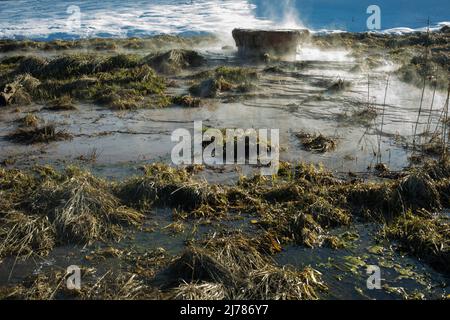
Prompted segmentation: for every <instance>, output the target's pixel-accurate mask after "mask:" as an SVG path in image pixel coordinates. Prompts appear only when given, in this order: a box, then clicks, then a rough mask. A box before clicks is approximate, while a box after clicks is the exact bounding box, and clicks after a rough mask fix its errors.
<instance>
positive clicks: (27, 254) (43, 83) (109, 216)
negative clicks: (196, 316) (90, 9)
mask: <svg viewBox="0 0 450 320" xmlns="http://www.w3.org/2000/svg"><path fill="white" fill-rule="evenodd" d="M449 38H450V32H449V29H448V27H443V28H442V29H441V30H439V31H436V32H430V33H427V32H416V33H411V34H404V35H387V34H374V33H336V34H312V35H310V37H309V38H308V39H307V40H305V41H304V42H303V43H302V45H301V46H300V48H299V51H298V54H297V57H296V59H295V61H281V60H278V59H277V58H276V57H271V56H270V55H266V56H264V57H263V59H255V60H249V59H243V58H242V57H240V56H239V55H237V50H236V48H234V47H233V46H229V45H224V43H223V41H221V39H218V38H216V37H213V36H196V37H178V36H155V37H150V38H129V39H88V40H75V41H59V40H58V41H51V42H39V41H31V40H26V41H16V40H0V92H1V94H0V150H1V151H0V163H1V167H0V297H1V298H3V299H187V300H188V299H249V300H253V299H292V300H301V299H447V298H448V297H449V292H448V283H449V275H450V273H449V271H450V270H449V265H450V252H449V239H450V228H449V223H448V222H449V221H448V219H449V215H448V212H449V211H448V208H450V202H449V201H450V159H449V157H448V134H449V133H448V132H447V124H448V99H449V96H448V92H449V82H448V81H449V79H448V74H449V71H450V70H449V66H450V64H449V52H450V51H449V43H450V41H449V40H450V39H449ZM194 121H202V122H203V125H204V126H205V128H216V129H219V130H224V129H226V128H255V129H258V128H274V129H279V130H280V168H279V170H278V173H277V174H275V175H273V176H261V175H259V169H260V168H259V167H258V166H253V165H232V166H230V165H224V166H206V165H187V166H174V165H173V164H172V160H171V150H172V148H173V146H174V142H172V141H171V134H172V132H173V131H174V130H176V129H178V128H185V129H188V130H192V129H193V123H194ZM71 265H76V266H79V267H80V268H81V279H82V282H81V283H82V285H81V287H80V288H79V289H75V290H73V289H72V290H70V289H68V288H67V286H66V281H67V279H68V277H69V276H70V275H68V274H67V267H68V266H71ZM369 266H378V267H379V268H380V270H381V277H382V279H381V288H380V289H369V288H368V286H367V279H368V277H369V275H368V274H367V270H368V267H369Z"/></svg>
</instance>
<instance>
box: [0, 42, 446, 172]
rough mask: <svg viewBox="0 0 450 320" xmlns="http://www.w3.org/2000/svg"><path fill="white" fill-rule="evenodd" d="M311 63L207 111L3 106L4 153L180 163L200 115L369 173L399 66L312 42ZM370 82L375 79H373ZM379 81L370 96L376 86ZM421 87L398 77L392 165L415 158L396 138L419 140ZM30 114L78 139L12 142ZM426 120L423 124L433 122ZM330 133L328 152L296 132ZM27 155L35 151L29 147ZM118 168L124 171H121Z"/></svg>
mask: <svg viewBox="0 0 450 320" xmlns="http://www.w3.org/2000/svg"><path fill="white" fill-rule="evenodd" d="M206 54H208V55H209V57H210V58H211V61H213V63H212V64H223V63H224V62H225V61H228V63H231V64H233V63H237V61H235V60H234V59H233V56H232V52H228V53H225V54H224V53H223V52H220V53H218V52H217V51H211V50H209V51H208V52H206ZM298 59H299V61H303V63H302V64H297V66H288V67H287V68H282V72H281V73H264V72H262V70H263V67H262V66H261V67H258V68H259V69H260V71H261V74H262V75H261V77H260V79H259V80H258V81H257V84H256V85H257V88H256V90H255V91H254V92H253V93H252V94H251V95H250V96H247V97H246V99H245V100H242V99H237V100H236V101H234V102H233V101H229V100H230V99H215V100H211V101H206V106H204V107H202V108H198V109H189V108H178V107H173V108H166V109H146V110H138V111H132V112H130V111H126V112H115V111H110V110H107V109H105V108H101V107H98V106H94V105H87V104H82V105H78V106H77V107H78V109H79V111H66V112H49V111H40V112H39V111H38V110H39V109H40V108H42V106H35V107H34V108H33V107H31V108H28V107H26V108H21V110H20V112H11V110H7V109H5V110H2V111H0V119H1V122H0V150H1V155H0V160H4V159H5V158H8V157H12V158H17V159H16V160H17V165H26V164H31V163H33V162H36V163H49V162H50V163H53V162H54V163H60V162H62V161H63V162H64V163H71V162H77V158H80V157H85V158H86V157H88V156H89V155H95V160H96V167H98V168H99V169H101V168H102V167H103V168H104V167H105V166H113V167H114V166H119V167H120V166H121V164H122V165H123V164H129V163H134V164H143V163H146V162H153V161H163V162H168V163H170V162H171V159H170V152H171V149H172V147H173V146H174V143H173V142H171V140H170V137H171V133H172V132H173V130H175V129H177V128H187V129H192V128H193V121H199V120H201V121H203V124H204V125H205V126H211V127H218V128H256V129H258V128H270V129H279V130H280V142H281V155H280V157H281V159H282V160H289V161H308V162H321V163H323V164H324V165H325V166H326V167H328V168H330V169H333V170H335V171H338V172H348V171H353V172H364V171H367V168H368V167H370V166H372V165H373V164H374V161H375V160H376V158H375V153H376V152H377V149H378V133H379V129H380V126H381V124H380V123H381V112H382V109H383V100H384V92H385V88H386V78H387V76H388V74H389V72H390V71H392V70H393V69H394V68H395V66H392V65H390V64H386V66H384V67H383V66H382V67H380V68H379V69H378V70H375V71H371V73H370V76H369V79H368V75H367V74H366V73H362V72H358V73H355V72H351V70H353V69H354V67H355V66H356V65H357V62H356V61H355V60H354V59H353V58H352V57H351V56H350V55H349V54H348V53H346V52H343V51H335V52H322V51H319V50H317V49H305V50H303V51H302V52H301V53H300V54H299V56H298ZM338 79H342V80H344V81H348V82H350V83H351V87H350V88H349V89H348V90H344V91H343V92H336V93H334V92H328V91H327V88H328V87H329V86H330V85H331V84H333V83H334V82H335V81H337V80H338ZM177 81H178V83H179V85H180V87H179V88H175V89H171V90H172V91H175V92H177V93H183V92H185V91H186V88H187V86H188V85H189V81H188V80H183V78H181V79H180V77H177ZM368 82H369V86H368ZM368 88H369V94H368V93H367V91H368ZM420 95H421V90H419V89H417V88H414V87H412V86H410V85H408V84H405V83H402V82H400V81H399V80H397V79H396V78H395V77H394V76H393V75H392V76H391V77H390V82H389V87H388V92H387V97H386V106H385V117H384V129H383V134H382V136H381V153H382V159H383V162H385V163H387V164H388V165H389V167H390V168H391V169H392V170H400V169H402V168H403V167H404V166H406V165H407V163H408V161H407V157H408V153H407V152H406V150H405V148H404V146H403V144H400V143H398V141H397V142H396V139H395V137H396V136H397V137H402V139H403V140H405V141H410V142H411V141H412V132H413V127H414V123H415V121H416V117H417V110H418V108H419V105H418V101H420ZM444 98H445V97H444V95H443V93H438V94H437V95H436V98H435V103H434V112H433V115H432V119H433V125H432V128H433V127H434V126H435V123H436V121H437V119H438V117H439V114H440V111H441V109H442V107H443V105H444ZM368 100H369V101H370V104H371V105H373V106H374V107H375V108H376V109H377V110H378V112H379V116H378V117H377V118H376V119H375V120H367V121H356V120H355V119H354V118H353V117H352V115H353V114H354V113H357V112H359V111H361V110H364V109H365V108H366V107H367V104H368ZM430 101H431V92H428V91H426V94H425V97H424V103H423V108H425V109H426V110H428V109H429V106H430V104H431V102H430ZM27 112H37V113H38V115H39V117H41V118H43V119H45V121H46V122H48V123H56V124H57V125H58V127H59V128H60V129H64V130H67V131H68V132H70V133H72V134H73V135H74V139H73V140H71V141H64V142H56V143H52V144H51V145H49V146H33V147H30V146H19V145H17V144H13V143H10V142H7V141H6V140H5V136H6V135H7V134H8V133H9V132H11V131H12V130H14V129H15V127H16V124H15V123H14V120H15V119H17V118H19V117H21V116H23V115H24V114H26V113H27ZM427 117H428V115H427V113H426V112H424V113H423V116H422V118H421V125H420V126H419V130H418V132H421V130H423V129H421V128H422V127H423V128H424V125H425V123H426V121H427ZM299 131H307V132H315V133H323V134H325V135H327V136H332V137H335V138H336V139H337V140H336V141H337V148H336V150H335V151H331V152H327V153H325V154H317V153H311V152H307V151H305V150H303V149H302V145H301V143H300V142H299V140H298V138H296V137H295V135H294V134H295V133H296V132H299ZM24 154H26V155H27V156H26V157H23V156H21V155H24ZM118 171H119V172H117V174H118V176H120V171H121V170H118Z"/></svg>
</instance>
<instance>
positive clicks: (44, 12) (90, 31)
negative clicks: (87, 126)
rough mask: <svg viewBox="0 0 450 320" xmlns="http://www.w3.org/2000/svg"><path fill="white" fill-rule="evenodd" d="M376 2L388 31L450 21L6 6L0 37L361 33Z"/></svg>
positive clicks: (258, 3) (316, 5) (47, 3)
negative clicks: (303, 30)
mask: <svg viewBox="0 0 450 320" xmlns="http://www.w3.org/2000/svg"><path fill="white" fill-rule="evenodd" d="M373 4H375V5H378V6H379V7H380V10H381V16H380V17H381V29H383V30H388V29H392V28H400V29H396V30H397V31H410V30H411V29H418V28H423V27H425V26H426V25H427V20H428V19H430V23H431V25H432V26H439V23H442V22H446V21H447V22H448V21H450V1H448V0H427V1H424V0H420V1H419V0H397V1H395V0H391V1H389V0H128V1H123V0H102V1H98V0H83V1H81V0H60V1H56V0H0V38H12V39H22V38H28V39H44V40H51V39H72V38H75V39H76V38H84V37H135V36H136V37H140V36H149V35H154V34H161V33H169V34H182V35H193V34H202V33H217V34H224V35H229V34H230V32H231V30H232V29H233V28H235V27H245V28H283V27H289V28H290V27H307V28H309V29H310V30H313V31H319V30H328V31H330V30H346V31H352V32H359V31H366V30H367V25H366V20H367V18H368V17H369V14H367V12H366V10H367V7H368V6H369V5H373ZM440 25H442V24H440Z"/></svg>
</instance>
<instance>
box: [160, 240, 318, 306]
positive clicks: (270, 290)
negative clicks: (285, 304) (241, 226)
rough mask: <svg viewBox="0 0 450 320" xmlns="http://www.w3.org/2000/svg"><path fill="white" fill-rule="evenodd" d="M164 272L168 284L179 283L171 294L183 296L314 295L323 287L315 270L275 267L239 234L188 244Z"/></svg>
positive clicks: (271, 297)
mask: <svg viewBox="0 0 450 320" xmlns="http://www.w3.org/2000/svg"><path fill="white" fill-rule="evenodd" d="M165 272H166V273H168V274H169V275H171V278H172V279H174V280H175V281H173V283H172V285H175V286H176V285H177V283H180V284H179V285H178V287H176V288H175V289H172V290H173V291H172V292H174V296H175V297H177V296H178V297H179V296H181V297H183V298H194V297H199V296H201V297H209V298H211V299H222V298H225V299H251V300H274V299H295V300H301V299H318V291H319V290H323V289H325V286H324V285H323V283H322V282H321V280H320V274H319V273H318V272H317V271H315V270H313V269H310V268H306V269H304V270H302V271H297V270H295V269H293V268H290V267H279V266H277V265H276V264H275V263H274V261H272V260H271V259H270V258H268V257H267V256H264V255H262V254H261V253H260V252H259V251H258V250H257V249H256V248H255V243H253V242H252V241H249V239H246V238H245V237H243V236H242V235H239V234H236V235H230V236H224V237H218V238H215V239H211V240H209V241H206V242H205V245H204V246H203V247H196V246H192V247H190V248H189V249H188V250H187V251H186V252H185V253H184V254H183V255H182V256H181V257H180V258H179V259H177V260H175V261H174V262H173V263H172V264H171V265H170V266H169V267H168V268H167V270H166V271H165ZM186 284H187V285H186ZM199 284H203V285H199ZM188 290H189V291H190V292H189V291H188Z"/></svg>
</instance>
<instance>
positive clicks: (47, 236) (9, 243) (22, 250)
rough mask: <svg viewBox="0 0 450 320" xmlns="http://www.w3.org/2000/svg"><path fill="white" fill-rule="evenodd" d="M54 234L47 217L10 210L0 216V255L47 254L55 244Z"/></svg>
mask: <svg viewBox="0 0 450 320" xmlns="http://www.w3.org/2000/svg"><path fill="white" fill-rule="evenodd" d="M54 234H55V231H54V228H53V226H52V225H51V224H50V222H49V220H48V218H47V217H40V216H32V215H26V214H24V213H22V212H17V211H10V212H8V213H6V214H5V215H4V216H2V217H1V218H0V257H5V256H10V255H11V256H26V257H27V256H31V255H32V254H38V255H47V254H48V253H49V252H50V251H51V250H52V249H53V246H54V244H55V243H54Z"/></svg>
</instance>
